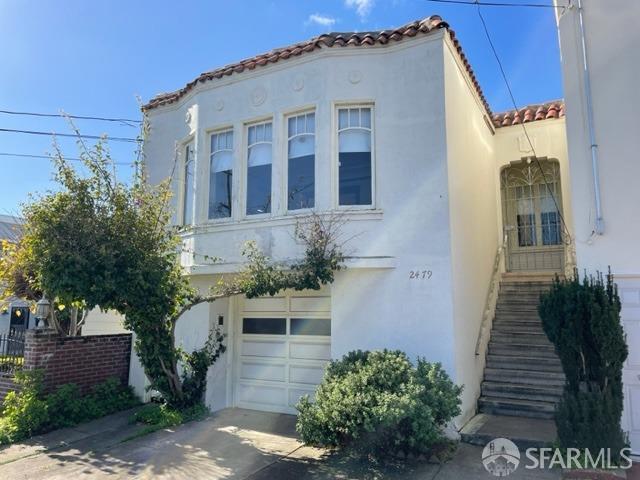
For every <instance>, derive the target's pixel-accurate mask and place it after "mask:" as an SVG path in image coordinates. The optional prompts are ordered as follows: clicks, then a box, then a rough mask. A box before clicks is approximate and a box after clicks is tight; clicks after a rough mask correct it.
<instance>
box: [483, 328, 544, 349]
mask: <svg viewBox="0 0 640 480" xmlns="http://www.w3.org/2000/svg"><path fill="white" fill-rule="evenodd" d="M491 341H494V342H496V343H509V344H512V343H519V344H529V345H552V343H551V342H550V341H549V339H548V338H547V335H546V334H545V333H544V332H525V333H518V332H516V333H514V332H503V331H501V330H500V329H498V330H495V329H494V330H492V331H491Z"/></svg>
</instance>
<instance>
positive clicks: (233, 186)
mask: <svg viewBox="0 0 640 480" xmlns="http://www.w3.org/2000/svg"><path fill="white" fill-rule="evenodd" d="M227 132H232V133H233V143H232V145H231V155H232V158H233V163H232V165H231V174H232V175H233V177H236V176H237V175H238V171H237V170H238V169H237V163H236V155H235V152H236V148H235V147H236V145H237V143H236V129H235V128H234V126H233V125H231V124H226V125H221V126H217V127H214V128H209V129H207V130H205V138H206V139H207V142H208V144H209V145H208V147H207V168H206V170H207V174H206V175H207V179H206V182H207V194H206V201H205V205H206V206H205V210H206V214H205V217H206V219H207V220H206V222H207V223H226V222H231V221H233V219H234V218H236V215H237V212H236V211H235V210H236V209H237V205H236V203H237V202H236V201H235V199H236V197H237V192H236V190H237V188H236V185H237V182H236V179H235V178H233V180H232V182H231V215H230V216H228V217H222V218H209V194H210V193H211V157H212V156H213V154H214V153H216V152H222V151H226V149H225V150H216V151H215V152H214V151H213V150H212V148H211V137H212V136H213V135H217V134H220V133H227Z"/></svg>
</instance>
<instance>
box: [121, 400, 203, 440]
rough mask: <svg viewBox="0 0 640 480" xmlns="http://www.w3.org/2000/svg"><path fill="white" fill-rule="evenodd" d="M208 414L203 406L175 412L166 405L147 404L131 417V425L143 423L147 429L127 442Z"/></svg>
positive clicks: (199, 405) (198, 405)
mask: <svg viewBox="0 0 640 480" xmlns="http://www.w3.org/2000/svg"><path fill="white" fill-rule="evenodd" d="M208 413H209V410H208V409H207V407H205V406H204V405H203V404H197V405H194V406H192V407H189V408H186V409H183V410H176V409H173V408H171V407H170V406H168V405H166V404H159V403H149V404H147V405H145V406H144V407H142V408H141V409H140V410H138V411H137V412H136V413H135V414H134V415H133V416H132V417H131V423H144V424H146V425H147V427H146V428H144V429H143V430H142V431H140V432H138V433H136V434H134V435H133V436H132V437H130V438H128V439H127V440H130V439H131V438H135V437H139V436H142V435H146V434H148V433H151V432H155V431H156V430H161V429H163V428H169V427H175V426H176V425H180V424H181V423H185V422H190V421H191V420H197V419H200V418H202V417H204V416H206V415H207V414H208Z"/></svg>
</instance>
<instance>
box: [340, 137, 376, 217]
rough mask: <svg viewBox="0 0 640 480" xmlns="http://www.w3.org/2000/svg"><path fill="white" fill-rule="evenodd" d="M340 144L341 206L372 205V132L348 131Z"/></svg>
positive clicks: (341, 138)
mask: <svg viewBox="0 0 640 480" xmlns="http://www.w3.org/2000/svg"><path fill="white" fill-rule="evenodd" d="M338 143H339V151H340V153H339V157H338V160H339V168H338V182H339V203H340V205H371V203H372V198H371V132H369V131H366V130H346V131H343V132H340V134H339V139H338Z"/></svg>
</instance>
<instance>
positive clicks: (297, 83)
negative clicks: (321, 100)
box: [291, 75, 304, 92]
mask: <svg viewBox="0 0 640 480" xmlns="http://www.w3.org/2000/svg"><path fill="white" fill-rule="evenodd" d="M291 88H293V89H294V90H295V91H296V92H299V91H300V90H302V89H303V88H304V77H303V76H302V75H296V77H295V78H294V79H293V83H292V84H291Z"/></svg>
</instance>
